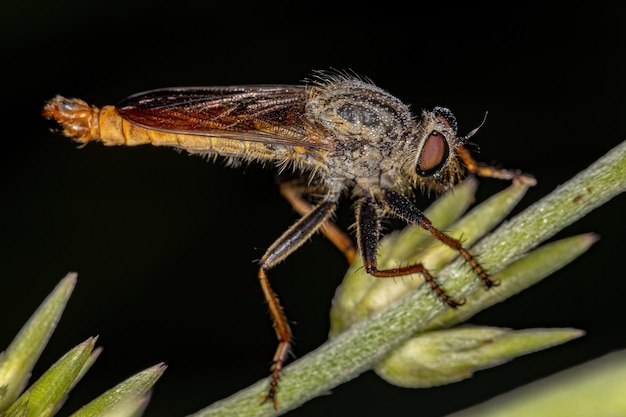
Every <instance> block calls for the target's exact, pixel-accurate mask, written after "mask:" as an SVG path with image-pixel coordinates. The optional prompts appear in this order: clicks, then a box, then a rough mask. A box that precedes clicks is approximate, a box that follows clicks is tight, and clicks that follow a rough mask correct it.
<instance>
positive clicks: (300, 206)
mask: <svg viewBox="0 0 626 417" xmlns="http://www.w3.org/2000/svg"><path fill="white" fill-rule="evenodd" d="M278 186H279V189H280V193H281V194H282V196H283V197H285V199H286V200H287V201H288V202H289V204H291V206H292V207H293V208H294V210H296V212H297V213H298V214H300V215H301V216H305V215H307V214H308V213H309V212H311V210H313V205H312V204H311V203H309V202H308V201H306V200H305V199H303V198H302V197H301V195H300V193H299V192H298V191H297V190H296V187H295V185H294V182H293V181H281V182H280V183H279V184H278ZM320 230H321V231H322V233H324V236H326V238H327V239H328V240H330V241H331V242H332V243H333V244H334V245H335V246H336V247H337V249H339V250H340V251H341V252H342V253H343V254H344V256H345V257H346V259H347V260H348V263H349V264H352V263H353V262H354V258H355V256H356V248H355V247H354V243H353V242H352V239H350V236H348V235H347V234H346V233H344V232H343V231H342V230H341V229H340V228H339V227H337V225H336V224H335V223H333V222H332V221H330V220H326V221H325V222H324V223H323V224H322V227H321V229H320Z"/></svg>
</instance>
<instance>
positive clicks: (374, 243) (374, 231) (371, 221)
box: [356, 197, 463, 307]
mask: <svg viewBox="0 0 626 417" xmlns="http://www.w3.org/2000/svg"><path fill="white" fill-rule="evenodd" d="M407 201H408V200H407ZM409 203H410V202H409ZM380 210H381V209H380V208H379V207H378V205H377V204H376V203H375V202H374V201H373V200H372V199H371V198H369V197H365V198H364V199H363V200H362V201H361V203H360V205H359V206H358V207H357V212H356V217H357V240H358V242H359V248H360V250H361V256H362V257H363V265H364V266H365V270H366V271H367V273H368V274H370V275H373V276H375V277H378V278H393V277H400V276H405V275H410V274H416V273H419V274H422V276H423V277H424V280H425V281H426V282H428V284H429V285H430V287H431V288H432V289H433V291H434V292H435V293H436V294H437V296H438V297H439V298H440V299H441V300H443V301H444V302H445V303H446V304H448V305H449V306H450V307H457V306H459V305H460V304H462V303H463V301H459V300H455V299H453V298H452V297H450V296H449V295H447V294H446V293H445V291H444V290H443V288H441V287H440V286H439V284H438V283H437V281H435V278H434V277H433V276H432V275H431V274H430V272H428V270H427V269H426V268H425V267H424V265H422V264H421V263H420V264H414V265H408V266H404V267H400V268H390V269H383V270H381V269H378V262H377V260H376V256H377V250H378V242H379V239H380V217H381V215H380ZM415 210H417V209H415ZM418 213H419V214H420V215H421V217H422V218H424V219H426V218H425V217H424V216H423V214H421V212H419V211H418ZM416 223H417V224H420V223H419V222H416ZM420 226H422V225H421V224H420ZM422 227H423V226H422Z"/></svg>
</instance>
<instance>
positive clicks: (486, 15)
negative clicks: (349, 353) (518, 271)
mask: <svg viewBox="0 0 626 417" xmlns="http://www.w3.org/2000/svg"><path fill="white" fill-rule="evenodd" d="M409 4H410V3H400V2H373V3H367V2H359V3H354V4H351V3H342V2H329V3H323V2H288V3H284V4H281V3H272V2H255V3H247V2H240V1H229V2H222V3H216V2H201V1H185V0H180V1H177V2H171V1H136V2H131V1H126V2H120V1H109V2H106V3H95V2H93V3H92V2H78V1H55V2H23V3H22V4H21V5H19V6H16V5H14V4H12V5H3V6H2V9H3V11H2V13H1V14H0V15H1V17H0V22H1V25H0V31H1V33H2V36H1V37H0V42H2V48H1V50H2V51H3V52H2V64H3V65H2V67H3V77H4V86H3V93H2V100H1V104H0V105H1V106H2V110H1V113H0V114H2V119H3V129H2V132H1V133H0V136H1V137H2V150H1V151H0V155H1V156H2V162H1V165H0V169H1V170H2V175H1V176H0V178H1V179H0V192H1V193H2V197H1V201H2V204H1V205H0V219H1V220H0V221H1V225H0V229H1V230H2V231H1V235H0V236H2V239H1V243H0V244H1V245H2V246H1V250H0V268H1V273H0V280H1V281H0V282H1V287H0V288H1V290H0V293H1V294H2V302H0V316H1V317H3V320H2V326H1V328H0V346H2V347H5V346H7V345H8V343H9V342H10V340H11V339H12V337H13V335H14V334H15V333H16V332H17V331H18V330H19V328H20V326H21V325H22V324H23V323H24V322H25V321H26V319H27V318H28V317H29V315H30V314H31V313H32V311H34V309H35V308H36V307H37V305H38V304H39V303H40V302H41V301H42V300H43V299H44V297H45V296H46V295H47V294H48V293H49V291H50V290H51V289H52V288H53V287H54V285H55V284H56V283H57V282H58V280H59V279H60V278H61V277H63V276H64V275H65V274H66V273H67V272H68V271H77V272H78V273H79V281H78V286H77V288H76V290H75V293H74V295H73V297H72V299H71V300H70V303H69V306H68V308H67V310H66V312H65V314H64V317H63V319H62V321H61V323H60V325H59V327H58V329H57V331H56V333H55V335H54V336H53V338H52V340H51V342H50V345H49V347H48V348H47V349H46V351H45V352H44V354H43V357H42V358H41V361H40V365H39V366H37V368H35V375H34V377H37V376H38V375H39V374H40V373H41V372H42V371H43V370H45V369H46V367H47V366H49V365H50V364H52V363H53V362H54V361H55V360H56V359H57V358H58V357H60V356H61V355H62V354H63V353H64V352H65V351H67V350H69V349H70V348H71V347H73V346H75V345H76V344H78V343H79V342H81V341H82V340H84V339H85V338H87V337H88V336H91V335H100V339H99V343H100V344H101V345H103V346H104V348H105V350H104V353H103V355H102V356H101V357H100V359H99V360H98V362H97V363H96V365H95V366H94V367H93V369H92V370H91V371H90V372H89V374H88V375H87V377H86V378H85V379H84V380H83V381H82V382H81V384H79V386H78V387H77V388H76V389H75V391H74V393H73V394H72V396H71V397H70V398H69V400H68V402H67V404H66V405H65V407H64V409H63V411H62V412H61V414H60V415H69V414H70V413H71V412H73V411H74V410H76V409H77V408H78V407H79V406H80V405H81V404H83V403H85V402H86V401H88V400H89V399H91V398H92V397H93V396H95V395H96V394H97V393H100V392H103V391H104V390H106V389H108V388H109V387H111V386H113V385H114V384H116V383H117V382H119V381H121V380H123V379H124V378H126V377H128V376H130V375H131V374H132V373H135V372H137V371H139V370H141V369H143V368H146V367H148V366H150V365H153V364H155V363H158V362H161V361H165V362H166V363H167V364H168V366H169V367H168V369H167V371H166V373H165V375H164V376H163V378H162V379H161V380H160V381H159V382H158V384H157V386H156V390H155V395H154V397H153V399H152V402H151V405H150V407H149V409H148V411H147V413H146V416H149V417H150V416H152V417H154V416H172V415H185V414H188V413H191V412H194V411H197V410H198V409H200V408H202V407H204V406H207V405H209V404H210V403H212V402H213V401H215V400H218V399H220V398H223V397H225V396H227V395H229V394H231V393H233V392H235V391H237V390H238V389H241V388H244V387H246V386H247V385H249V384H250V383H252V382H254V381H256V380H258V379H259V378H262V377H264V376H265V375H266V372H267V369H268V366H269V360H270V358H271V356H272V353H273V350H274V347H275V340H274V335H273V332H272V329H271V327H270V323H269V319H268V314H267V313H266V309H265V306H264V304H263V300H262V296H261V292H260V289H259V287H258V284H257V282H256V270H255V263H254V260H255V259H258V258H259V257H260V256H261V255H262V254H263V251H264V249H265V248H267V247H268V246H269V245H270V244H271V242H272V241H273V239H275V238H276V237H277V236H278V235H279V234H280V233H281V232H282V231H283V230H284V229H285V228H286V227H288V226H289V225H290V224H291V223H292V222H293V221H294V219H295V218H296V216H295V214H294V213H293V212H292V210H291V209H290V207H289V206H288V204H287V203H286V202H285V201H283V200H281V198H280V196H279V195H278V192H277V190H276V188H275V186H274V183H273V174H272V171H271V170H265V169H263V168H261V167H259V166H256V165H255V166H250V167H247V168H244V169H238V170H233V169H229V168H225V167H223V166H222V165H221V164H220V163H216V164H210V163H207V162H206V161H204V160H203V159H201V158H197V157H189V156H187V155H184V154H177V153H176V152H173V151H171V150H168V149H157V148H150V147H138V148H132V149H131V148H105V147H103V146H101V145H97V144H95V145H89V146H86V147H85V148H84V149H81V150H78V149H77V148H76V145H75V144H73V143H72V142H71V141H70V140H68V139H65V138H62V137H59V136H58V135H55V134H53V133H51V132H50V131H49V130H48V129H49V127H50V125H49V124H48V123H46V121H45V120H43V119H42V118H41V117H40V116H39V112H40V109H41V106H42V105H43V103H44V101H45V100H47V99H49V98H51V97H53V96H54V95H55V94H57V93H59V94H63V95H65V96H70V97H80V98H83V99H85V100H87V101H89V102H91V103H94V104H97V105H104V104H113V103H115V102H116V101H118V100H119V99H121V98H123V97H125V96H127V95H130V94H132V93H136V92H139V91H143V90H147V89H151V88H158V87H166V86H188V85H232V84H250V83H286V84H297V83H299V82H300V81H301V80H302V79H303V78H305V77H307V76H309V75H310V74H311V71H313V70H316V69H328V68H338V69H352V70H354V71H355V72H357V73H359V74H362V75H365V76H368V77H369V78H371V79H372V80H373V81H374V82H375V83H377V84H378V85H379V86H381V87H383V88H385V89H387V90H388V91H390V92H391V93H393V94H394V95H396V96H398V97H400V98H401V99H402V100H404V101H405V102H407V103H411V105H412V108H413V109H414V111H419V109H421V108H430V107H432V106H434V105H445V106H448V107H450V108H452V109H453V110H454V112H455V113H456V115H457V117H458V119H459V123H460V126H461V131H462V132H467V131H469V130H470V129H472V128H474V127H475V126H477V125H478V124H479V123H480V122H481V120H482V118H483V115H484V113H485V112H486V111H489V118H488V121H487V123H486V125H485V126H484V127H483V128H482V129H481V131H480V133H479V135H478V136H476V137H475V141H476V142H477V143H478V144H479V145H480V147H481V154H480V158H481V159H483V160H485V161H491V160H498V161H500V162H503V163H505V164H506V165H508V166H515V167H520V168H523V169H524V170H526V171H528V172H531V173H533V174H534V175H535V176H536V177H537V179H538V181H539V184H538V185H537V186H536V187H535V188H534V189H532V190H530V191H529V192H528V194H527V196H526V198H525V199H524V202H523V203H522V205H521V206H520V207H523V206H525V205H528V204H530V203H531V202H533V201H535V200H537V199H539V198H541V197H542V196H544V195H545V194H547V193H549V192H550V191H551V190H553V189H554V188H555V187H556V186H557V185H559V184H560V183H562V182H564V181H566V180H567V179H568V178H570V177H571V176H572V175H573V174H574V173H576V172H578V171H579V170H581V169H584V168H585V167H587V166H588V165H589V164H590V163H592V162H593V161H594V160H596V159H597V158H598V157H600V156H601V155H603V154H605V153H606V152H607V151H608V150H609V149H610V148H612V147H613V146H615V145H617V144H618V143H620V142H621V141H622V140H623V139H624V138H625V137H626V128H625V127H624V122H623V118H624V110H625V109H624V104H623V103H624V81H623V79H624V78H623V77H624V73H625V67H624V62H623V54H624V47H625V46H626V44H625V43H624V29H623V27H624V17H625V13H624V6H623V5H612V6H605V5H603V4H601V3H600V2H594V3H593V4H587V3H579V4H577V3H569V4H567V6H559V5H557V4H555V3H552V2H542V3H541V5H538V4H533V3H528V2H525V3H524V4H522V5H518V6H516V5H512V4H507V5H504V4H502V5H486V4H484V5H469V4H466V5H463V6H457V5H454V4H452V3H446V2H440V3H437V4H429V5H423V4H419V3H416V4H415V5H409ZM504 186H505V184H503V183H501V182H498V181H495V180H483V181H482V182H481V188H480V190H479V199H484V198H485V197H486V196H488V195H489V194H490V193H493V192H494V191H496V190H499V189H502V188H503V187H504ZM625 203H626V200H625V199H624V197H623V196H620V197H618V198H616V199H614V200H613V201H611V202H610V203H609V204H608V205H606V206H603V207H601V208H599V209H597V210H596V211H594V212H593V213H592V214H591V215H589V216H587V217H586V218H584V219H582V220H581V221H579V222H578V223H576V224H575V225H573V226H571V227H569V228H568V229H566V231H565V232H563V233H562V234H561V235H560V236H561V237H564V236H569V235H573V234H576V233H582V232H596V233H598V234H600V235H601V237H602V238H601V240H600V241H599V242H598V243H597V244H596V245H595V246H594V247H592V248H591V250H590V251H589V252H588V254H586V255H585V256H583V257H582V258H581V259H579V260H577V261H575V262H574V263H573V264H571V265H569V266H568V267H566V268H565V269H563V270H562V271H560V272H558V273H556V274H554V275H553V276H552V277H551V278H549V279H548V280H546V281H545V282H543V283H541V284H539V285H537V286H536V287H534V288H532V289H529V290H527V291H525V292H524V293H522V294H520V295H518V296H516V297H514V298H513V299H511V300H509V301H508V302H506V303H505V304H502V305H498V306H496V307H494V308H491V309H490V310H488V311H485V312H484V313H482V314H480V315H479V316H477V317H475V318H474V319H473V320H472V321H473V322H475V323H481V324H489V325H496V326H507V327H513V328H526V327H563V326H572V327H577V328H581V329H584V330H586V331H587V335H586V336H585V337H584V338H582V339H579V340H577V341H574V342H571V343H569V344H566V345H564V346H560V347H556V348H553V349H550V350H547V351H544V352H540V353H536V354H533V355H530V356H526V357H523V358H519V359H517V360H515V361H513V362H511V363H509V364H506V365H504V366H501V367H498V368H495V369H492V370H487V371H483V372H480V373H478V374H477V375H476V376H475V377H474V378H472V379H470V380H466V381H464V382H461V383H457V384H453V385H449V386H446V387H440V388H433V389H428V390H408V389H401V388H396V387H392V386H390V385H387V384H386V383H385V382H383V381H382V380H380V379H378V378H377V377H376V376H375V375H374V374H372V373H366V374H364V375H362V376H361V377H359V378H357V379H356V380H354V381H352V382H349V383H347V384H344V385H343V386H340V387H337V388H336V389H335V390H333V393H332V395H327V396H324V397H321V398H317V399H315V400H313V401H311V402H310V403H308V404H306V405H305V406H303V407H302V408H301V409H299V410H296V411H294V412H292V413H291V415H294V416H308V415H318V414H319V413H322V412H323V413H325V414H326V415H328V416H331V415H333V416H335V415H343V413H344V412H345V411H346V410H350V411H352V412H354V413H360V414H361V415H380V413H383V412H384V413H394V414H395V415H414V414H416V413H418V412H419V413H420V415H421V416H440V415H444V414H446V413H449V412H452V411H455V410H459V409H462V408H465V407H467V406H470V405H472V404H476V403H478V402H480V401H483V400H485V399H488V398H491V397H493V396H495V395H497V394H499V393H502V392H505V391H507V390H509V389H511V388H514V387H516V386H518V385H521V384H525V383H528V382H530V381H533V380H535V379H538V378H541V377H544V376H547V375H549V374H552V373H554V372H557V371H559V370H562V369H565V368H568V367H570V366H573V365H576V364H579V363H582V362H584V361H587V360H590V359H592V358H595V357H598V356H601V355H603V354H605V353H607V352H610V351H613V350H616V349H620V348H624V347H625V346H626V338H625V337H624V331H623V322H622V321H621V320H620V319H619V317H620V316H621V314H623V313H622V304H623V291H624V288H625V286H624V272H623V271H624V266H623V255H622V252H623V247H624V245H623V240H622V239H623V235H624V232H625V231H626V230H625V226H624V219H623V215H624V213H625V208H626V204H625ZM419 204H420V206H421V207H426V206H427V204H428V201H427V200H426V199H423V200H420V201H419ZM338 218H339V223H340V224H341V225H342V226H343V227H347V226H349V225H350V224H351V217H350V204H349V203H348V202H346V203H345V204H343V206H342V208H341V210H340V212H339V215H338ZM345 269H346V266H345V262H344V260H343V259H342V256H341V255H340V254H339V253H337V251H336V250H335V249H334V248H333V247H332V246H331V245H330V244H329V243H328V242H326V241H325V240H324V239H323V238H321V237H318V238H316V239H314V240H313V242H311V243H309V244H307V245H306V246H305V247H304V248H303V249H302V250H300V251H299V252H297V253H296V254H294V255H293V256H292V257H291V258H290V259H289V260H288V261H287V262H285V263H284V264H282V265H281V266H280V267H278V268H277V269H276V270H275V271H273V272H272V274H271V280H272V282H273V285H274V288H275V289H276V290H277V292H278V293H279V295H280V297H281V300H282V301H283V304H284V305H285V308H286V311H287V313H288V316H289V318H290V319H291V320H292V321H294V322H296V323H297V324H296V325H295V326H294V330H295V334H296V346H295V352H296V354H297V355H298V356H303V355H304V354H305V353H307V352H308V351H310V350H312V349H314V348H315V347H317V346H318V345H320V344H321V343H322V342H323V341H324V340H325V338H326V334H327V331H328V309H329V305H330V302H331V298H332V295H333V293H334V290H335V288H336V286H337V285H338V283H339V282H340V279H341V277H342V275H343V273H344V271H345Z"/></svg>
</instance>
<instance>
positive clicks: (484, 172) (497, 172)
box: [456, 146, 537, 186]
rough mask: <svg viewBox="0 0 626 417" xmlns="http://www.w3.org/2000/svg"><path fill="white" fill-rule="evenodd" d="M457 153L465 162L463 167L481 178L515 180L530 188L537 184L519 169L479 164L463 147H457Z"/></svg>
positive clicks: (530, 176) (531, 177)
mask: <svg viewBox="0 0 626 417" xmlns="http://www.w3.org/2000/svg"><path fill="white" fill-rule="evenodd" d="M456 153H457V155H458V156H459V158H460V159H461V162H463V165H465V167H466V168H467V169H468V170H469V171H470V172H473V173H474V174H476V175H480V176H481V177H489V178H498V179H501V180H513V181H517V182H520V183H522V184H526V185H530V186H533V185H535V184H537V180H535V178H534V177H533V176H532V175H530V174H526V173H524V172H522V171H521V170H519V169H504V168H498V167H494V166H492V165H488V164H485V163H483V162H478V161H477V160H475V159H474V158H473V157H472V155H471V153H470V151H468V150H467V149H466V148H465V147H463V146H459V147H457V148H456Z"/></svg>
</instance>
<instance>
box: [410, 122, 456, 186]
mask: <svg viewBox="0 0 626 417" xmlns="http://www.w3.org/2000/svg"><path fill="white" fill-rule="evenodd" d="M449 154H450V149H449V148H448V142H447V141H446V138H445V137H444V136H443V135H442V134H441V132H438V131H436V130H433V131H432V132H431V133H430V135H428V138H426V142H425V143H424V146H423V147H422V150H421V151H420V154H419V157H418V158H417V164H416V166H415V170H416V171H417V174H418V175H419V176H420V177H430V176H433V175H435V174H437V173H438V172H439V171H441V170H442V169H443V167H444V166H445V165H446V163H447V162H448V156H449Z"/></svg>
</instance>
